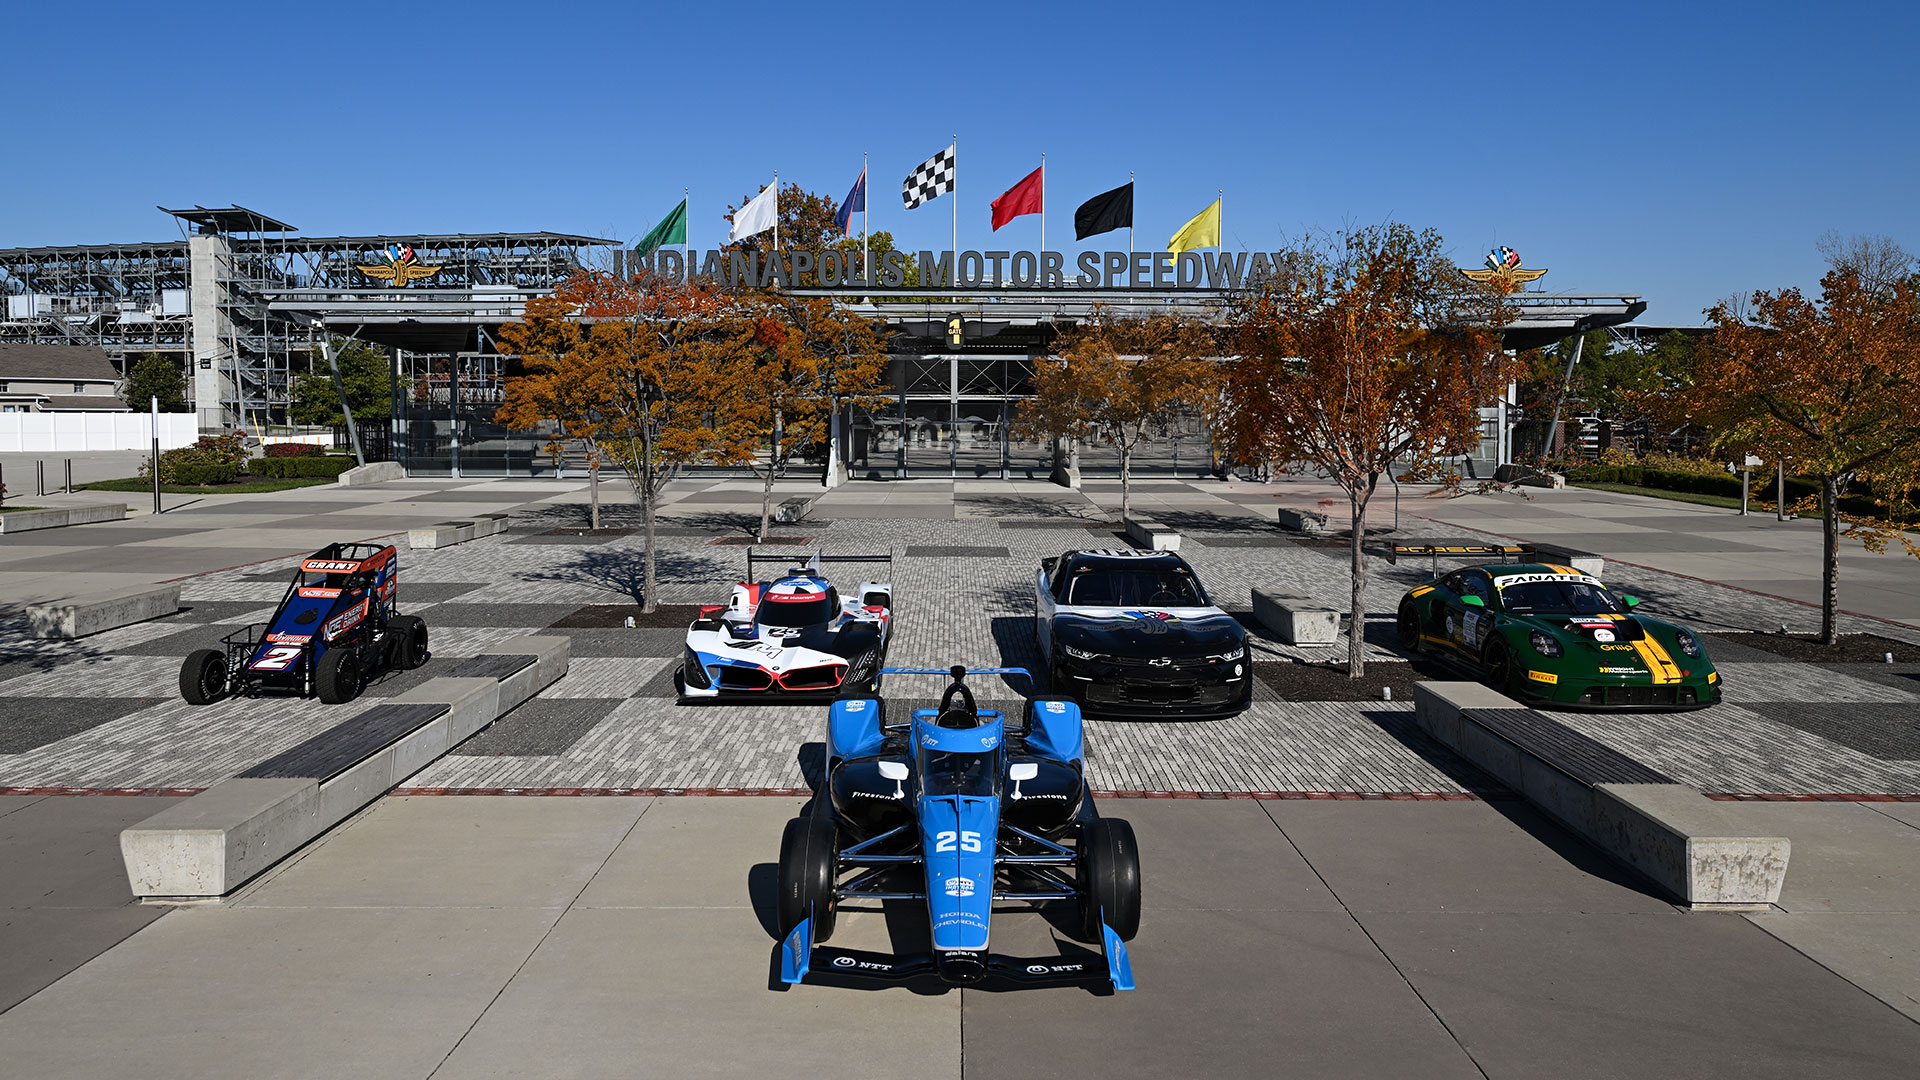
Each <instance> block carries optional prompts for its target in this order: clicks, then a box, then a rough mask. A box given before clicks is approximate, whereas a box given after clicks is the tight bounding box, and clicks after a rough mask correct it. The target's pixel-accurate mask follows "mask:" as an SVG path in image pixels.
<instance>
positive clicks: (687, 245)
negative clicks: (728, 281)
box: [680, 187, 693, 285]
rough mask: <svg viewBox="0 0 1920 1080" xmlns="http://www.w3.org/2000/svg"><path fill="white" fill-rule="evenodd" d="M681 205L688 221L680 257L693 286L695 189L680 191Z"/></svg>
mask: <svg viewBox="0 0 1920 1080" xmlns="http://www.w3.org/2000/svg"><path fill="white" fill-rule="evenodd" d="M680 205H681V206H682V207H684V210H683V211H682V212H683V213H685V214H686V216H687V220H686V222H685V223H684V224H683V225H682V227H681V230H680V257H681V258H683V259H685V260H686V261H687V284H689V285H691V284H693V188H692V187H683V188H681V189H680Z"/></svg>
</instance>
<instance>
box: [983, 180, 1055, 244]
mask: <svg viewBox="0 0 1920 1080" xmlns="http://www.w3.org/2000/svg"><path fill="white" fill-rule="evenodd" d="M1045 171H1046V167H1045V166H1042V167H1040V168H1038V169H1035V170H1033V171H1032V172H1030V173H1028V174H1027V178H1026V179H1025V180H1022V181H1020V182H1019V183H1017V184H1015V185H1013V186H1012V187H1010V188H1008V189H1007V191H1006V194H1004V195H1002V196H1000V197H999V198H997V199H995V200H993V227H994V229H995V230H996V231H998V230H999V228H1000V226H1002V225H1005V224H1006V223H1007V222H1009V221H1012V220H1013V219H1014V218H1017V217H1019V216H1020V215H1021V214H1037V213H1039V212H1040V209H1041V207H1040V192H1041V189H1042V188H1043V187H1044V186H1045V181H1043V180H1042V179H1041V177H1040V174H1041V173H1043V172H1045Z"/></svg>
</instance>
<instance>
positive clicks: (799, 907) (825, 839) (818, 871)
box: [776, 812, 839, 941]
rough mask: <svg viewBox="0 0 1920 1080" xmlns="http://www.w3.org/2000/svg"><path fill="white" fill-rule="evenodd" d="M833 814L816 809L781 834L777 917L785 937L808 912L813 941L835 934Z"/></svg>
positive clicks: (834, 837)
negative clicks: (811, 918) (811, 921)
mask: <svg viewBox="0 0 1920 1080" xmlns="http://www.w3.org/2000/svg"><path fill="white" fill-rule="evenodd" d="M838 831H839V830H838V829H837V828H836V827H835V826H834V823H833V815H832V814H831V813H823V812H815V813H812V814H808V815H807V816H806V817H797V818H794V819H793V820H792V821H789V822H787V829H786V831H785V832H784V833H782V834H781V835H780V884H779V890H780V891H779V896H778V897H777V901H776V907H777V917H778V920H779V926H780V936H781V938H783V939H784V938H785V937H786V936H787V935H788V934H790V933H792V932H793V928H794V927H796V926H799V925H800V921H801V920H802V919H805V918H806V917H807V915H808V913H809V912H811V913H812V915H813V940H815V941H825V940H827V939H828V938H829V937H832V936H833V918H834V912H835V908H834V905H835V900H834V896H833V885H834V877H835V874H834V864H835V860H836V859H837V857H838V852H837V851H836V850H835V841H836V838H837V837H836V834H837V833H838Z"/></svg>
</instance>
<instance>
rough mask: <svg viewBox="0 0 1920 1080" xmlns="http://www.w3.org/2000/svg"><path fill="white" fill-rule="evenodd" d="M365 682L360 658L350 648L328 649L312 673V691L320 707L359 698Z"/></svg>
mask: <svg viewBox="0 0 1920 1080" xmlns="http://www.w3.org/2000/svg"><path fill="white" fill-rule="evenodd" d="M365 682H366V680H365V679H364V678H362V677H361V673H360V657H359V656H357V655H356V654H355V652H354V650H353V649H352V648H351V647H350V646H343V647H340V648H335V649H328V650H327V654H326V655H325V656H322V657H321V658H320V667H319V668H318V670H316V671H315V672H314V676H313V684H314V689H315V690H316V691H318V693H319V695H320V703H321V704H322V705H340V704H343V703H345V702H349V701H352V700H353V699H354V698H357V697H359V696H360V688H361V686H362V685H363V684H364V683H365Z"/></svg>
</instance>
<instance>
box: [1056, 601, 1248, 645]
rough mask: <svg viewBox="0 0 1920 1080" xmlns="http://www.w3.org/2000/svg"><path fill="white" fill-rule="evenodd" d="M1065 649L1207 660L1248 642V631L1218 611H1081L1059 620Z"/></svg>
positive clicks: (1065, 614) (1064, 614) (1059, 635)
mask: <svg viewBox="0 0 1920 1080" xmlns="http://www.w3.org/2000/svg"><path fill="white" fill-rule="evenodd" d="M1053 635H1054V638H1055V639H1056V640H1058V641H1059V642H1060V643H1061V644H1063V645H1071V646H1073V647H1074V648H1076V649H1085V650H1087V651H1088V652H1097V653H1105V654H1107V655H1110V656H1129V657H1161V656H1169V657H1172V656H1205V655H1208V654H1212V653H1224V652H1231V651H1232V650H1234V649H1237V648H1239V647H1240V646H1242V645H1244V644H1246V640H1247V632H1246V630H1245V629H1244V628H1242V627H1241V625H1240V624H1239V622H1237V621H1236V620H1235V619H1234V618H1233V616H1231V615H1228V614H1227V613H1226V612H1224V611H1221V610H1220V609H1219V608H1173V609H1162V610H1149V609H1120V608H1080V609H1076V610H1074V611H1071V612H1061V613H1060V614H1059V615H1057V616H1055V617H1054V620H1053Z"/></svg>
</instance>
